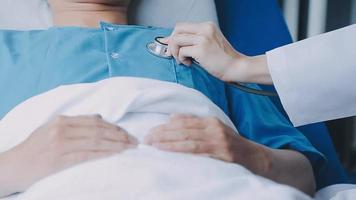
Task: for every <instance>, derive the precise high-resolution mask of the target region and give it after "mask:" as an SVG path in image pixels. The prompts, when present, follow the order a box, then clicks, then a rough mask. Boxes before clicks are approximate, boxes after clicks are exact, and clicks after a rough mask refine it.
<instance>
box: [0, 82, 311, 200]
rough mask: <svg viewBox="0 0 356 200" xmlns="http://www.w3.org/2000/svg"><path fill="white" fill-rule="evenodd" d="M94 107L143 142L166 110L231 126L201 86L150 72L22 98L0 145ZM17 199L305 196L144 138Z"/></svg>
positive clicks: (299, 199)
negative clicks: (166, 79) (146, 76)
mask: <svg viewBox="0 0 356 200" xmlns="http://www.w3.org/2000/svg"><path fill="white" fill-rule="evenodd" d="M34 113H36V114H34ZM96 113H98V114H101V115H102V116H103V118H104V119H105V120H107V121H109V122H111V123H115V124H118V125H120V126H122V127H123V128H125V129H126V130H128V132H129V133H131V134H133V135H134V136H136V137H137V138H139V140H140V141H142V139H143V137H144V135H145V134H146V133H147V131H148V130H149V129H150V128H152V127H154V126H156V125H158V124H161V123H164V122H166V121H167V120H168V118H169V115H170V114H171V113H186V114H193V115H196V116H201V117H207V116H210V117H217V118H219V119H220V120H222V121H223V122H224V123H226V124H227V125H228V126H230V127H231V128H233V129H235V127H234V126H233V124H232V122H231V121H230V120H229V118H228V117H227V116H226V115H225V114H224V113H223V112H222V111H221V110H220V109H219V108H218V107H217V106H216V105H214V104H213V103H212V102H211V101H210V100H209V99H208V98H206V97H205V96H204V95H203V94H201V93H200V92H198V91H195V90H193V89H190V88H186V87H184V86H180V85H178V84H173V83H167V82H162V81H156V80H150V79H139V78H112V79H108V80H104V81H101V82H98V83H93V84H78V85H72V86H63V87H60V88H58V89H55V90H52V91H50V92H48V93H45V94H42V95H39V96H37V97H34V98H31V99H29V100H28V101H26V102H24V103H23V104H20V105H19V106H18V107H16V108H15V109H14V110H13V111H11V112H10V113H9V114H8V115H6V116H5V117H4V119H3V120H2V121H1V122H0V132H4V130H6V134H2V135H0V152H3V151H6V150H8V149H10V148H12V147H13V146H15V145H17V144H19V143H20V142H21V141H23V140H25V139H26V138H27V137H28V136H29V135H30V134H31V132H32V131H33V130H34V129H36V128H37V127H39V126H40V125H41V124H43V123H45V122H46V121H48V120H49V119H51V118H53V117H54V116H56V115H58V114H64V115H68V116H76V115H87V114H96ZM29 119H30V120H29ZM19 124H21V126H19ZM256 191H258V192H256ZM16 199H20V200H32V199H33V200H42V199H43V200H48V199H51V200H56V199H58V200H63V199H66V200H69V199H73V200H74V199H75V200H81V199H83V200H91V199H106V200H110V199H115V200H119V199H124V200H130V199H132V200H141V199H142V200H143V199H144V200H160V199H162V200H163V199H164V200H166V199H172V200H173V199H177V200H178V199H179V200H181V199H191V200H196V199H206V200H215V199H216V200H218V199H219V200H220V199H224V200H229V199H246V200H247V199H248V200H250V199H274V200H279V199H280V200H285V199H291V200H309V198H308V197H307V196H306V195H304V194H302V193H301V192H299V191H297V190H295V189H293V188H291V187H288V186H284V185H279V184H276V183H274V182H272V181H269V180H267V179H264V178H262V177H259V176H255V175H253V174H252V173H251V172H249V171H248V170H247V169H245V168H244V167H242V166H240V165H237V164H231V163H226V162H222V161H219V160H215V159H211V158H207V157H202V156H194V155H188V154H179V153H170V152H163V151H159V150H156V149H154V148H152V147H148V146H145V145H142V144H141V145H140V146H139V148H137V149H133V150H128V151H126V152H124V153H122V154H120V155H117V156H113V157H110V158H106V159H101V160H97V161H92V162H88V163H84V164H81V165H77V166H75V167H72V168H70V169H67V170H64V171H62V172H60V173H57V174H55V175H53V176H50V177H47V178H45V179H43V180H41V181H39V182H38V183H36V184H35V185H33V186H32V187H31V188H30V189H29V190H28V191H26V192H25V193H24V194H22V195H20V196H18V197H17V198H16Z"/></svg>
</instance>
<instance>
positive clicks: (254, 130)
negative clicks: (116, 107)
mask: <svg viewBox="0 0 356 200" xmlns="http://www.w3.org/2000/svg"><path fill="white" fill-rule="evenodd" d="M170 33H171V30H169V29H161V28H154V27H140V26H119V25H112V24H105V23H102V29H85V28H74V27H72V28H70V27H69V28H51V29H49V30H47V31H29V32H19V31H1V32H0V44H1V45H0V52H1V53H0V94H1V104H0V118H1V117H2V116H3V115H4V114H5V113H7V112H8V111H9V110H10V109H11V108H13V107H14V106H15V105H16V104H18V103H20V102H22V101H24V100H26V99H28V98H29V97H31V96H34V95H37V94H40V93H43V92H45V91H48V90H50V89H52V88H55V87H57V86H60V85H65V84H74V83H89V82H95V81H98V80H101V79H106V78H110V77H115V76H133V77H145V78H152V79H158V80H162V81H169V82H174V83H178V84H181V85H184V86H186V87H191V88H194V89H196V90H199V91H200V92H202V93H203V94H205V95H206V96H207V97H208V98H210V99H211V100H212V101H213V102H214V103H215V104H216V105H217V106H219V107H220V108H221V109H222V110H223V111H224V112H225V113H226V114H227V115H228V116H229V117H230V118H231V119H232V121H233V123H234V124H235V125H236V127H237V128H238V130H239V132H240V134H241V135H243V136H245V137H246V138H249V139H251V140H253V141H255V142H257V143H260V144H264V145H266V146H269V147H271V148H288V149H293V150H296V151H299V152H301V153H303V154H305V155H306V156H307V157H308V158H309V160H310V161H311V163H312V164H313V166H314V167H317V166H319V165H320V163H322V162H323V159H324V157H323V155H322V154H320V153H319V152H318V151H317V150H316V149H315V148H314V147H313V146H312V145H311V144H310V143H309V141H308V140H307V139H306V138H305V137H304V136H303V134H301V133H300V132H299V131H298V130H296V129H295V128H293V127H292V126H291V124H290V122H289V121H288V120H287V119H286V118H285V117H283V115H282V114H280V112H279V111H278V110H277V109H276V108H275V106H274V105H273V104H272V103H271V102H270V100H269V99H268V98H267V97H260V96H255V95H250V94H247V93H244V92H242V91H240V90H236V89H235V88H233V87H231V86H228V85H226V84H225V83H223V82H222V81H220V80H218V79H216V78H214V77H212V76H211V75H209V74H208V73H207V72H206V71H205V70H203V69H202V68H200V67H199V66H196V65H194V66H193V67H190V68H187V67H184V66H182V65H178V64H177V63H176V62H175V61H174V60H173V59H162V58H158V57H156V56H153V55H152V54H150V53H149V52H148V51H146V44H147V43H149V42H151V41H153V39H154V38H155V37H156V36H165V35H169V34H170ZM33 114H34V115H35V114H36V113H33Z"/></svg>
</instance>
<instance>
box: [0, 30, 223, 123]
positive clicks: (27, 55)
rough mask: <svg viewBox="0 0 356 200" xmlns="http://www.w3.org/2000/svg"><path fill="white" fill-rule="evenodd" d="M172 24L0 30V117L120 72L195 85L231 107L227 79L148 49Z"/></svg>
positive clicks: (165, 33) (124, 74) (167, 33)
mask: <svg viewBox="0 0 356 200" xmlns="http://www.w3.org/2000/svg"><path fill="white" fill-rule="evenodd" d="M170 32H171V30H170V29H162V28H154V27H140V26H118V25H112V24H105V23H102V28H101V29H84V28H75V27H67V28H51V29H49V30H47V31H30V32H17V31H7V32H0V40H2V41H4V44H5V45H4V46H2V47H0V52H1V53H0V64H1V67H0V93H1V94H2V96H3V97H4V98H2V102H1V103H2V104H1V105H0V118H1V117H2V116H3V115H4V114H6V113H7V112H8V111H9V110H10V109H12V108H13V107H14V106H15V105H17V104H18V103H20V102H22V101H24V100H26V99H28V98H29V97H32V96H34V95H37V94H40V93H43V92H46V91H48V90H50V89H53V88H55V87H58V86H60V85H68V84H75V83H90V82H97V81H99V80H102V79H107V78H110V77H116V76H131V77H142V78H151V79H156V80H162V81H168V82H173V83H178V84H181V85H184V86H186V87H190V88H194V89H197V90H199V91H200V92H202V93H203V94H205V95H206V96H207V97H209V98H210V99H211V100H212V101H213V102H214V103H216V104H217V105H218V106H219V107H220V108H222V109H223V110H225V111H226V110H227V105H226V102H225V98H224V97H225V94H224V87H225V85H224V83H222V82H221V81H219V80H217V79H215V78H213V77H211V76H210V75H208V74H207V73H206V72H205V71H204V70H203V69H201V68H199V67H198V66H195V67H191V68H188V67H184V66H182V65H178V64H176V62H175V61H174V60H173V59H162V58H159V57H156V56H154V55H152V54H150V53H149V52H148V51H147V50H146V45H147V43H149V42H151V41H152V40H154V38H155V37H157V36H168V35H169V34H170Z"/></svg>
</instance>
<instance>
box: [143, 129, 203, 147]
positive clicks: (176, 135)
mask: <svg viewBox="0 0 356 200" xmlns="http://www.w3.org/2000/svg"><path fill="white" fill-rule="evenodd" d="M204 137H206V135H205V134H204V132H203V131H201V130H174V131H171V130H170V131H157V132H153V133H152V134H150V135H148V136H147V137H146V138H145V143H146V144H149V145H151V144H154V143H164V142H174V141H188V140H194V141H204Z"/></svg>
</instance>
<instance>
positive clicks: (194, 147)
mask: <svg viewBox="0 0 356 200" xmlns="http://www.w3.org/2000/svg"><path fill="white" fill-rule="evenodd" d="M153 146H154V147H156V148H157V149H160V150H164V151H173V152H181V153H193V154H206V153H209V151H210V150H211V148H210V147H209V144H208V143H205V142H201V141H178V142H166V143H154V144H153Z"/></svg>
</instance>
